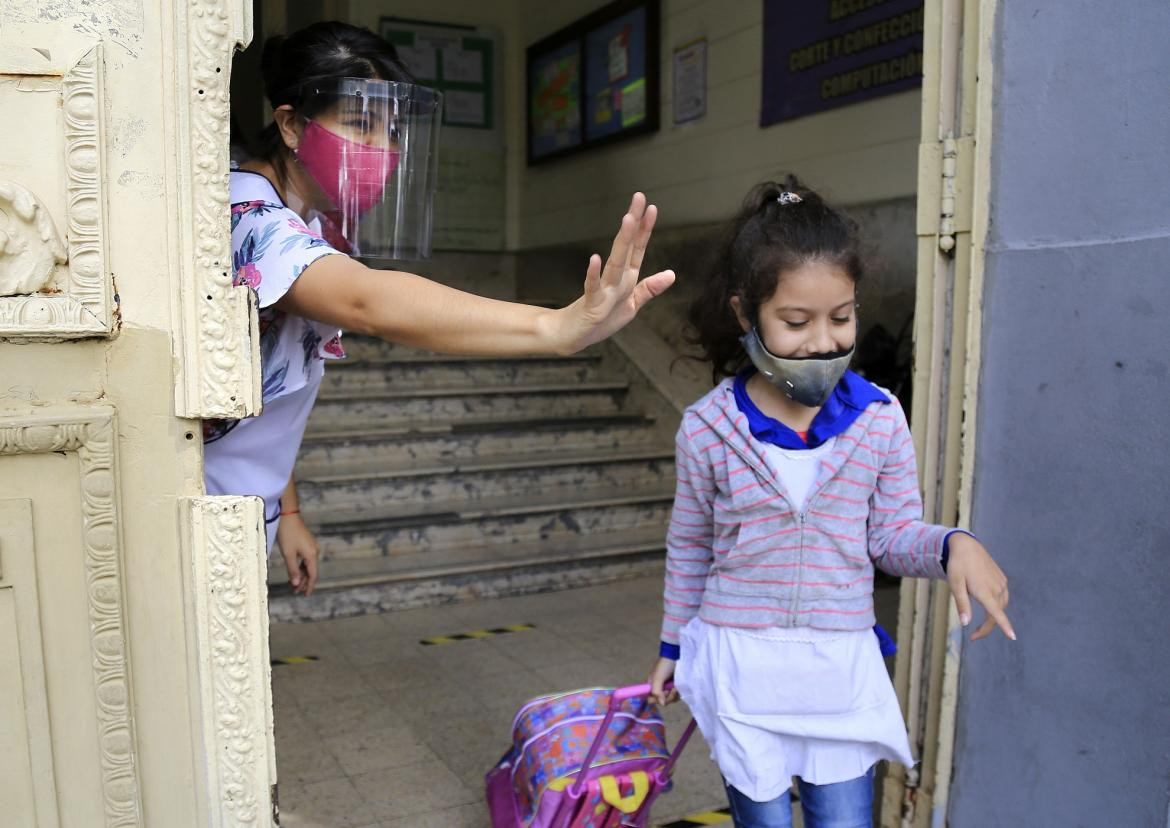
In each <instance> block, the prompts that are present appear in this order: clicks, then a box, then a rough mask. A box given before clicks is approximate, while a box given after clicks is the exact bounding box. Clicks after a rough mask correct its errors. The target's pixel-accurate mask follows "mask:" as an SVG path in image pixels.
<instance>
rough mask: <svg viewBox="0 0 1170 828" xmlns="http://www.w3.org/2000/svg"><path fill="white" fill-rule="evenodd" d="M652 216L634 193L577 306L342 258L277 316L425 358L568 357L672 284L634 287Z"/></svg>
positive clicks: (302, 281)
mask: <svg viewBox="0 0 1170 828" xmlns="http://www.w3.org/2000/svg"><path fill="white" fill-rule="evenodd" d="M657 215H658V211H657V208H656V207H654V205H649V206H647V204H646V197H645V196H643V195H642V194H641V193H636V194H635V195H634V198H633V200H632V201H631V202H630V208H629V210H628V211H627V212H626V214H625V215H624V216H622V222H621V228H620V229H619V230H618V233H617V236H616V237H615V238H614V241H613V247H612V248H611V249H610V253H609V258H608V259H607V260H606V262H605V266H604V267H602V263H601V257H600V256H598V255H597V254H594V255H593V256H592V257H590V260H589V267H588V269H587V271H586V276H585V288H584V291H583V293H582V296H581V298H579V299H578V300H577V301H576V302H574V303H573V304H571V305H569V306H567V307H564V308H560V309H557V310H549V309H546V308H538V307H533V306H531V305H522V304H519V303H515V302H502V301H499V300H496V299H487V298H484V297H482V296H475V295H473V294H470V293H464V292H463V291H460V290H455V289H454V288H449V287H446V286H444V285H440V284H438V283H437V282H432V281H431V280H429V279H425V278H423V277H421V276H416V275H414V274H412V273H404V272H402V271H393V270H389V271H387V270H372V269H370V268H368V267H366V266H365V265H363V264H361V263H360V262H357V261H354V260H353V259H350V258H348V257H346V256H326V257H324V258H322V259H318V260H317V261H316V262H314V263H313V264H311V265H309V266H308V267H307V268H306V269H305V271H304V273H302V274H301V275H300V276H299V277H298V278H297V280H296V282H294V283H293V286H292V287H291V288H289V290H288V292H287V293H286V294H285V295H284V297H283V298H282V299H281V300H280V301H279V302H277V307H279V308H280V309H281V310H283V311H287V312H289V313H294V314H297V315H298V316H304V317H306V318H308V319H315V320H317V321H319V322H326V323H329V324H334V325H337V326H338V327H340V328H343V329H345V330H347V331H352V332H354V333H363V334H369V335H373V336H377V337H380V338H382V339H386V340H390V341H392V342H400V343H402V344H405V345H411V346H414V347H418V348H426V349H427V350H431V351H441V352H446V353H459V354H483V355H497V356H508V355H517V354H537V353H551V354H571V353H574V352H576V351H579V350H581V349H582V348H584V347H586V346H588V345H591V344H593V343H594V342H598V341H600V340H602V339H605V338H606V337H608V336H610V335H611V334H613V333H614V332H615V331H617V330H619V329H620V328H621V327H622V326H624V325H625V324H626V323H628V322H629V321H630V320H631V319H633V318H634V316H635V315H636V314H637V313H638V311H639V310H640V309H641V308H642V306H644V305H645V304H646V303H647V302H648V301H650V300H651V299H653V298H654V297H655V296H657V295H658V294H660V293H662V292H663V291H665V290H666V289H667V288H668V287H670V285H671V284H672V283H673V282H674V273H673V272H672V271H669V270H665V271H662V272H661V273H655V274H654V275H652V276H648V277H647V278H645V279H642V280H641V281H639V278H638V277H639V272H640V270H641V267H642V259H643V256H644V255H645V252H646V245H647V244H648V243H649V241H650V234H651V232H652V231H653V229H654V222H655V220H656V219H657Z"/></svg>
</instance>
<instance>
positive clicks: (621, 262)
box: [601, 213, 638, 285]
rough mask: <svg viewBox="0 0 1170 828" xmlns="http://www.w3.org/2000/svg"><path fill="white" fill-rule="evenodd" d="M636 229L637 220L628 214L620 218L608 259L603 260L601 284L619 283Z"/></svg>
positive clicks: (628, 258) (628, 257)
mask: <svg viewBox="0 0 1170 828" xmlns="http://www.w3.org/2000/svg"><path fill="white" fill-rule="evenodd" d="M637 229H638V220H637V219H635V218H634V216H633V215H632V214H630V213H626V214H625V215H624V216H622V224H621V227H619V228H618V233H617V235H616V236H614V239H613V246H612V247H610V249H609V258H608V259H606V260H605V269H604V270H603V271H602V273H601V279H602V282H603V283H604V284H606V285H612V284H616V283H619V282H620V281H621V278H622V273H623V272H625V269H626V262H628V261H629V260H630V249H631V247H632V246H633V243H634V234H635V232H636V231H637Z"/></svg>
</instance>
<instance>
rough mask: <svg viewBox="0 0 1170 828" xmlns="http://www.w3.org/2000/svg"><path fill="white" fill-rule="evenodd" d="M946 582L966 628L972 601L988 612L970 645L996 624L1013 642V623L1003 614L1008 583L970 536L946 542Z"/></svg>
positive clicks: (990, 558)
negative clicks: (947, 548)
mask: <svg viewBox="0 0 1170 828" xmlns="http://www.w3.org/2000/svg"><path fill="white" fill-rule="evenodd" d="M947 544H948V546H949V551H948V554H947V581H948V582H949V583H950V586H951V594H952V595H953V596H954V598H955V608H956V609H957V610H958V611H959V621H960V622H961V623H962V625H963V626H964V627H965V626H967V625H968V624H970V623H971V599H972V598H974V599H975V600H976V601H978V602H979V603H980V604H982V605H983V609H985V610H987V618H986V619H984V621H983V623H982V624H980V625H979V629H977V630H975V634H974V635H972V636H971V640H972V641H978V640H979V639H980V638H986V637H987V635H988V634H990V633H991V631H992V630H993V629H994V628H995V626H996V625H997V624H998V625H999V628H1000V629H1001V630H1003V634H1004V635H1006V636H1007V637H1008V638H1010V639H1011V640H1012V641H1015V640H1016V633H1015V630H1013V629H1012V622H1011V621H1009V620H1008V617H1007V613H1006V612H1004V610H1005V609H1007V605H1008V581H1007V576H1006V575H1004V574H1003V570H1002V569H1000V568H999V565H998V564H996V562H995V560H994V559H993V558H992V557H991V555H990V554H989V553H988V551H987V550H986V549H984V547H983V544H981V543H980V542H979V541H977V540H975V538H973V537H971V536H970V535H967V534H963V533H959V532H956V533H955V534H953V535H951V536H950V537H949V538H947Z"/></svg>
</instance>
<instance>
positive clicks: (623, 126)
mask: <svg viewBox="0 0 1170 828" xmlns="http://www.w3.org/2000/svg"><path fill="white" fill-rule="evenodd" d="M659 14H660V10H659V0H617V2H614V3H610V4H609V5H607V6H605V7H603V8H601V9H599V10H597V11H596V12H594V13H593V14H590V15H589V16H587V17H584V18H582V19H580V20H578V21H576V22H575V23H572V24H571V25H569V26H566V27H565V28H563V29H561V30H560V31H557V32H554V33H553V34H551V35H549V36H548V37H546V38H544V39H543V40H541V41H540V42H538V43H535V44H533V45H532V46H529V47H528V163H529V164H538V163H541V162H544V161H548V160H551V159H553V158H559V157H562V156H564V155H568V154H571V153H574V152H578V151H581V150H586V149H590V148H592V147H595V146H600V145H604V144H607V143H611V142H613V141H620V140H623V139H626V138H630V137H633V136H636V135H642V134H645V133H649V132H655V131H657V130H658V121H659V116H658V103H659V60H658V54H659V52H658V48H659V25H660V24H659Z"/></svg>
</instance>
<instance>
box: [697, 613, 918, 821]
mask: <svg viewBox="0 0 1170 828" xmlns="http://www.w3.org/2000/svg"><path fill="white" fill-rule="evenodd" d="M679 643H680V644H681V647H682V653H681V657H680V658H679V661H678V664H677V666H676V669H675V684H676V686H677V687H678V690H679V693H680V694H681V695H682V698H683V700H684V701H685V702H686V703H687V705H688V706H689V707H690V709H691V712H692V713H693V714H694V717H695V720H696V721H697V722H698V725H699V729H700V730H701V731H702V733H703V736H704V737H705V738H706V739H707V743H708V744H709V745H710V746H711V758H712V759H713V760H714V761H715V763H716V764H717V765H718V766H719V770H720V771H721V772H722V774H723V778H724V779H726V780H727V781H728V782H729V783H730V784H731V785H733V786H735V788H736V789H737V790H739V791H740V792H741V793H743V794H744V795H745V796H747V797H749V798H750V799H753V800H755V801H756V802H767V801H769V800H772V799H775V798H776V797H778V796H780V795H781V794H782V793H784V791H785V790H787V789H788V787H789V786H790V785H791V784H792V777H794V776H799V777H800V778H801V779H803V780H804V781H805V782H810V783H812V784H814V785H828V784H831V783H834V782H844V781H846V780H848V779H856V778H857V777H859V776H861V775H862V774H864V773H865V772H866V771H868V770H869V769H870V768H871V767H873V765H874V763H875V762H877V761H878V760H880V759H893V760H896V761H898V762H901V763H902V764H904V765H907V766H909V765H912V764H913V763H914V758H913V756H912V755H911V753H910V742H909V740H908V739H907V736H906V724H905V722H904V721H903V719H902V711H901V709H900V708H899V707H898V699H897V696H896V695H895V694H894V687H893V685H892V684H891V683H890V678H889V674H888V673H887V672H886V665H885V663H884V662H883V660H882V655H881V651H880V649H879V647H878V641H877V636H875V635H874V633H873V630H861V631H855V632H850V631H842V630H817V629H811V628H808V627H797V628H776V627H773V628H769V629H765V630H749V629H741V628H738V627H721V626H716V625H714V624H707V623H706V622H704V621H702V620H700V619H699V618H694V619H692V620H691V621H690V623H688V624H687V625H686V626H685V627H684V628H683V629H682V633H681V635H680V641H679Z"/></svg>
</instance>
